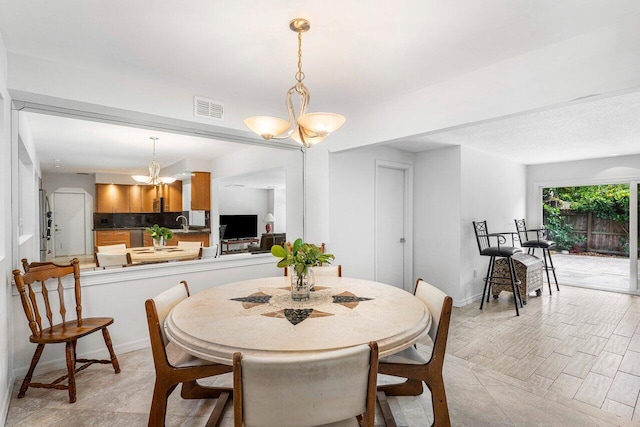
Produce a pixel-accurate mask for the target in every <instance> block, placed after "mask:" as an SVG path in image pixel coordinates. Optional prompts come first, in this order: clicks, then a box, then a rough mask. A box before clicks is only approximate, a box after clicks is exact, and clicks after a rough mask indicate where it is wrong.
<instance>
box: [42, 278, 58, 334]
mask: <svg viewBox="0 0 640 427" xmlns="http://www.w3.org/2000/svg"><path fill="white" fill-rule="evenodd" d="M58 280H60V279H58ZM40 285H41V286H42V288H41V289H42V299H43V300H44V308H45V315H46V316H47V320H48V321H49V327H51V326H53V313H52V312H51V303H50V302H49V290H48V289H47V284H46V283H45V282H40Z"/></svg>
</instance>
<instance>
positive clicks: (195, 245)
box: [178, 241, 202, 249]
mask: <svg viewBox="0 0 640 427" xmlns="http://www.w3.org/2000/svg"><path fill="white" fill-rule="evenodd" d="M178 247H179V248H191V249H196V248H201V247H202V242H185V241H181V242H178Z"/></svg>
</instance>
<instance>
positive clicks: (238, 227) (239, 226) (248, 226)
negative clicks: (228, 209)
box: [220, 215, 258, 239]
mask: <svg viewBox="0 0 640 427" xmlns="http://www.w3.org/2000/svg"><path fill="white" fill-rule="evenodd" d="M220 225H226V226H227V227H226V228H225V230H224V235H223V236H222V238H223V239H244V238H247V237H257V236H258V215H220Z"/></svg>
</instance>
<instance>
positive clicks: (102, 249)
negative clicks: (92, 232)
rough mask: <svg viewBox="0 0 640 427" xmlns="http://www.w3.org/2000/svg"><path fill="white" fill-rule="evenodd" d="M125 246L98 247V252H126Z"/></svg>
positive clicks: (120, 244) (122, 244)
mask: <svg viewBox="0 0 640 427" xmlns="http://www.w3.org/2000/svg"><path fill="white" fill-rule="evenodd" d="M126 249H127V245H125V244H124V243H119V244H117V245H106V246H98V252H110V251H122V250H126Z"/></svg>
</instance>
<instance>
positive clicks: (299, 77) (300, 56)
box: [296, 31, 304, 82]
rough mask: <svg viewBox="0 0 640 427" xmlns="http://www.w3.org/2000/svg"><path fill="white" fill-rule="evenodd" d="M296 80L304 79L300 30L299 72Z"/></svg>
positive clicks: (299, 34) (299, 32) (299, 33)
mask: <svg viewBox="0 0 640 427" xmlns="http://www.w3.org/2000/svg"><path fill="white" fill-rule="evenodd" d="M296 80H297V81H298V82H302V81H303V80H304V73H303V72H302V31H298V72H297V73H296Z"/></svg>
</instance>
